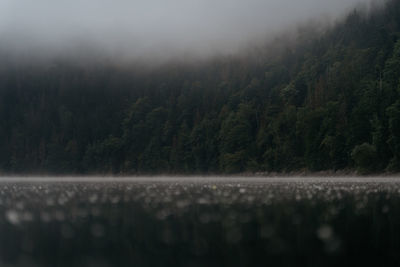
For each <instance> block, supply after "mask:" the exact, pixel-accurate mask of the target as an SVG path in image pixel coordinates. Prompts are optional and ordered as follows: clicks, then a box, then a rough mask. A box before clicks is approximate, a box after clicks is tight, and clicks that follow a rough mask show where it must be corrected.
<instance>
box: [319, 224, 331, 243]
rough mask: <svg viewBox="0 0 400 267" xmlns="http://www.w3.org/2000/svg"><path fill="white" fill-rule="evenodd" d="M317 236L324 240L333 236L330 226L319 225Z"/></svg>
mask: <svg viewBox="0 0 400 267" xmlns="http://www.w3.org/2000/svg"><path fill="white" fill-rule="evenodd" d="M317 236H318V237H319V239H321V240H324V241H326V240H329V239H331V238H332V236H333V230H332V227H330V226H329V225H323V226H321V227H320V228H319V229H318V230H317Z"/></svg>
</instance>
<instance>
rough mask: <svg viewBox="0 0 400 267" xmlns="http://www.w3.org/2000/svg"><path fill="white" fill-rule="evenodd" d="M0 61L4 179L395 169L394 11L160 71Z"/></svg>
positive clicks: (398, 142)
mask: <svg viewBox="0 0 400 267" xmlns="http://www.w3.org/2000/svg"><path fill="white" fill-rule="evenodd" d="M0 54H1V58H2V60H1V62H0V171H1V172H2V173H63V174H67V173H68V174H71V173H72V174H74V173H76V174H77V173H114V174H121V173H122V174H137V173H202V174H207V173H243V172H270V171H277V172H288V171H300V170H309V171H320V170H341V169H357V170H358V171H359V172H361V173H368V172H383V171H399V170H400V80H399V77H400V1H399V0H391V1H388V2H387V3H386V5H385V7H383V8H379V9H376V10H375V11H373V12H363V11H360V10H357V9H356V10H354V11H353V12H351V13H350V14H348V16H347V17H346V18H344V19H343V20H341V21H340V22H338V23H336V24H335V25H334V26H332V27H329V28H324V30H320V29H317V28H314V27H302V28H300V29H299V31H298V33H297V35H296V38H295V40H293V38H289V37H288V38H286V37H284V36H281V37H280V38H276V39H275V41H271V42H269V43H268V44H265V45H259V46H257V47H255V48H254V49H253V50H251V51H248V52H247V53H246V54H241V55H236V56H227V55H225V56H220V57H215V58H212V59H207V60H197V61H196V60H191V61H190V62H185V61H174V62H167V63H164V64H162V65H158V66H157V67H143V66H142V65H141V64H137V63H129V64H128V63H126V62H124V63H123V64H122V63H121V64H117V63H115V62H107V61H106V60H103V59H102V60H98V61H95V60H88V61H87V62H85V61H84V60H77V59H76V58H78V56H75V58H73V59H67V58H63V57H60V58H58V59H57V60H56V59H52V60H43V61H39V60H34V61H30V60H27V59H23V58H19V59H18V60H16V59H15V57H14V56H13V55H10V54H9V53H7V51H6V50H4V49H3V50H2V51H1V52H0ZM82 55H83V54H82ZM28 62H29V63H28ZM78 62H79V63H78Z"/></svg>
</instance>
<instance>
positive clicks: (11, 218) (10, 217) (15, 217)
mask: <svg viewBox="0 0 400 267" xmlns="http://www.w3.org/2000/svg"><path fill="white" fill-rule="evenodd" d="M6 219H7V221H8V222H9V223H11V224H18V223H19V222H20V218H19V214H18V212H17V211H16V210H8V211H6Z"/></svg>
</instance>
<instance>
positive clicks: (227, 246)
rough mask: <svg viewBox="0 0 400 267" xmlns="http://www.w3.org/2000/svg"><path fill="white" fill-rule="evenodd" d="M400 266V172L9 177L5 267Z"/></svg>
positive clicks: (2, 252)
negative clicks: (285, 175) (310, 175)
mask: <svg viewBox="0 0 400 267" xmlns="http://www.w3.org/2000/svg"><path fill="white" fill-rule="evenodd" d="M360 264H377V265H378V266H399V265H400V179H397V178H382V177H380V178H349V177H344V178H329V177H326V178H246V177H243V178H229V177H225V178H213V177H188V178H184V177H180V178H172V177H153V178H150V177H139V178H118V179H116V178H92V177H89V178H39V177H35V178H29V177H26V178H14V177H11V178H0V266H99V267H102V266H338V265H343V266H350V265H352V266H358V265H360Z"/></svg>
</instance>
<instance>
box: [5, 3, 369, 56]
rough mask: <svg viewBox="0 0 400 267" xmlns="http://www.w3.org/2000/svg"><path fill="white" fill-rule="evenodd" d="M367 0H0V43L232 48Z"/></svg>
mask: <svg viewBox="0 0 400 267" xmlns="http://www.w3.org/2000/svg"><path fill="white" fill-rule="evenodd" d="M367 2H369V1H367V0H364V1H362V0H296V1H295V0H68V1H54V0H36V1H32V0H0V45H2V46H3V47H4V46H8V48H9V49H10V48H12V49H14V50H15V51H18V50H21V51H22V50H29V51H31V50H32V49H36V50H38V51H39V50H40V51H42V52H44V53H46V51H47V52H48V53H51V52H53V53H58V52H62V51H70V50H73V49H75V48H76V47H93V48H96V50H97V51H98V52H99V53H100V54H102V53H104V54H110V55H112V54H120V53H123V54H124V55H125V56H129V57H146V56H150V55H151V56H152V57H166V56H171V55H181V54H189V55H190V54H196V55H197V54H199V55H209V54H213V53H234V52H235V51H236V50H237V49H239V48H241V47H243V46H245V45H246V44H248V43H249V42H252V41H253V40H257V39H258V40H259V39H265V38H266V37H268V36H270V35H271V34H273V33H276V32H279V31H280V30H282V29H286V28H288V27H292V26H293V25H294V24H295V23H298V22H302V21H306V20H308V19H311V18H321V17H324V18H327V17H329V18H331V19H335V18H337V16H339V15H341V14H344V13H345V11H347V10H349V8H352V7H354V6H355V5H356V4H359V3H367Z"/></svg>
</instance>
